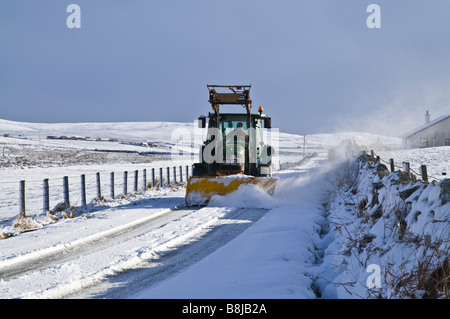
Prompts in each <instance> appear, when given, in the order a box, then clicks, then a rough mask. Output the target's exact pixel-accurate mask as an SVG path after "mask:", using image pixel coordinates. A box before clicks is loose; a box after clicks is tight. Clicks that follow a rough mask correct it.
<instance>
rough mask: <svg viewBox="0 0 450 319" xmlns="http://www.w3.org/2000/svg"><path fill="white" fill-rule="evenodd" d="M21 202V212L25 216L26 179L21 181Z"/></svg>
mask: <svg viewBox="0 0 450 319" xmlns="http://www.w3.org/2000/svg"><path fill="white" fill-rule="evenodd" d="M19 204H20V214H19V215H21V216H25V181H24V180H22V181H20V184H19Z"/></svg>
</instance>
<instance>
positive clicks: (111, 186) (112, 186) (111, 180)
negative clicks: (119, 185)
mask: <svg viewBox="0 0 450 319" xmlns="http://www.w3.org/2000/svg"><path fill="white" fill-rule="evenodd" d="M109 189H110V193H111V198H112V199H114V198H115V197H116V195H115V194H114V172H111V175H110V177H109Z"/></svg>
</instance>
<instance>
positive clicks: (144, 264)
mask: <svg viewBox="0 0 450 319" xmlns="http://www.w3.org/2000/svg"><path fill="white" fill-rule="evenodd" d="M319 162H320V160H316V161H313V162H312V163H310V164H309V166H307V167H303V168H301V169H300V168H298V169H293V170H289V171H282V172H280V173H279V177H280V181H279V185H278V188H279V191H278V192H277V196H275V197H271V196H269V195H267V194H266V193H264V192H262V191H260V190H259V189H257V188H254V187H249V188H244V189H241V190H239V191H238V192H236V193H234V194H230V195H229V196H226V197H217V198H214V200H212V202H211V203H210V205H209V206H208V207H204V208H201V209H174V207H176V206H177V205H182V204H183V202H184V189H180V190H177V191H174V192H167V193H165V194H161V195H160V196H159V198H144V199H141V200H138V201H135V202H130V203H129V204H126V205H122V206H117V207H112V208H107V209H103V210H99V211H96V212H91V213H89V214H85V215H84V216H79V217H76V218H73V219H66V220H61V221H58V222H56V223H53V224H48V225H46V226H45V227H42V228H40V229H38V230H35V231H31V232H28V233H22V234H20V235H18V236H16V237H13V238H9V239H7V240H3V241H0V252H1V253H0V276H1V278H2V280H1V282H0V298H99V297H101V298H130V297H131V298H197V297H199V298H210V297H213V298H214V297H219V298H221V297H224V298H240V297H244V298H245V297H248V298H255V297H267V298H312V297H314V294H313V292H312V290H311V288H310V286H311V279H310V278H309V277H308V275H307V267H308V264H311V263H312V261H313V259H314V258H313V254H312V250H313V248H312V247H313V244H312V236H313V234H314V228H315V227H317V225H316V224H315V221H314V220H315V218H316V217H317V214H318V209H317V207H316V203H315V202H316V200H315V199H317V198H316V197H315V196H314V194H315V193H316V190H315V189H314V187H313V185H314V183H310V182H311V180H310V179H309V177H308V176H310V174H311V173H312V172H311V170H312V169H317V167H318V166H319ZM307 185H309V186H307ZM303 187H309V192H308V196H302V195H299V194H302V193H301V192H300V193H299V192H298V191H299V190H300V189H299V188H303ZM287 243H289V244H287Z"/></svg>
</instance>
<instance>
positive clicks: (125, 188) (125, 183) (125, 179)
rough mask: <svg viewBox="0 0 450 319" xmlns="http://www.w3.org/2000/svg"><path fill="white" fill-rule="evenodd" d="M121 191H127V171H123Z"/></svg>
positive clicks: (125, 192)
mask: <svg viewBox="0 0 450 319" xmlns="http://www.w3.org/2000/svg"><path fill="white" fill-rule="evenodd" d="M123 193H124V195H126V194H127V193H128V172H127V171H125V172H123Z"/></svg>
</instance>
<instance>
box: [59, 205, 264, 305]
mask: <svg viewBox="0 0 450 319" xmlns="http://www.w3.org/2000/svg"><path fill="white" fill-rule="evenodd" d="M268 211H269V210H268V209H261V208H233V209H231V210H230V211H229V212H228V213H227V214H226V215H225V216H224V217H223V218H219V219H217V220H215V221H213V222H212V223H210V224H209V225H208V226H207V229H204V230H203V231H200V232H198V230H197V231H194V232H195V233H197V234H195V235H194V236H186V237H188V238H186V240H185V241H184V242H183V243H181V244H179V245H176V247H174V248H173V249H169V250H165V251H164V252H162V254H161V255H160V256H158V258H157V260H154V259H153V258H150V259H148V260H146V261H145V263H143V264H142V265H141V266H140V267H139V268H134V269H129V270H125V271H122V272H121V273H120V274H118V275H114V276H111V277H110V278H108V280H105V281H103V282H101V283H100V284H99V285H97V286H94V287H89V288H87V289H83V290H80V291H78V292H76V293H74V294H70V295H67V296H65V297H67V298H109V299H114V298H127V297H131V296H133V295H135V294H136V293H138V292H139V291H141V290H143V289H146V288H149V287H151V286H153V285H156V284H158V283H159V282H161V281H163V280H165V279H167V278H169V277H171V276H173V275H175V274H176V273H179V272H181V271H183V270H184V269H186V268H188V267H189V266H191V265H193V264H195V263H197V262H199V261H200V260H202V259H203V258H205V257H207V256H208V255H209V254H211V253H213V252H214V251H216V250H217V249H219V248H220V247H222V246H223V245H225V244H226V243H228V242H229V241H231V240H232V239H234V238H235V237H236V236H238V235H239V234H240V233H242V232H243V231H245V230H246V229H247V228H248V227H250V226H251V225H252V224H253V223H255V222H256V221H258V220H259V219H260V218H262V217H263V216H264V215H265V214H266V213H267V212H268ZM195 213H196V212H195ZM169 245H170V244H169Z"/></svg>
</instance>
